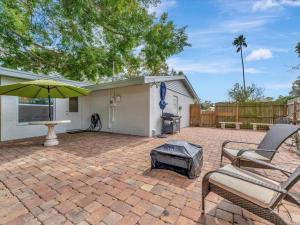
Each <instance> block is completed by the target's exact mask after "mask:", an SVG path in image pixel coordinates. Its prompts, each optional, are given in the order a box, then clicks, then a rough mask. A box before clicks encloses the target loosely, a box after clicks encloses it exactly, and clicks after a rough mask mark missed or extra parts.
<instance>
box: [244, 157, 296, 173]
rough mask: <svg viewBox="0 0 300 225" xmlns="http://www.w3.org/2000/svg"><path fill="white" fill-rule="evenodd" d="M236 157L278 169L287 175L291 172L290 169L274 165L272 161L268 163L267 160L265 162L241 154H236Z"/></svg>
mask: <svg viewBox="0 0 300 225" xmlns="http://www.w3.org/2000/svg"><path fill="white" fill-rule="evenodd" d="M238 159H242V160H248V161H252V162H255V163H256V164H259V165H262V166H264V168H267V169H272V170H278V171H280V172H282V173H283V174H284V175H286V176H288V177H289V176H290V174H292V173H293V171H290V170H288V169H285V168H282V167H280V166H276V165H274V164H272V163H268V162H265V161H262V160H258V159H253V158H251V157H247V156H242V155H241V156H238Z"/></svg>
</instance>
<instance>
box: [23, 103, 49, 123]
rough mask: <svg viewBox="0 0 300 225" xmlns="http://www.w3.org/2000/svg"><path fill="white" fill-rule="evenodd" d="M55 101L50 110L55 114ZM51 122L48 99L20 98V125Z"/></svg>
mask: <svg viewBox="0 0 300 225" xmlns="http://www.w3.org/2000/svg"><path fill="white" fill-rule="evenodd" d="M53 108H54V104H53V99H51V104H50V109H51V114H52V115H54V114H53ZM46 120H49V103H48V99H46V98H24V97H19V123H25V122H33V121H46Z"/></svg>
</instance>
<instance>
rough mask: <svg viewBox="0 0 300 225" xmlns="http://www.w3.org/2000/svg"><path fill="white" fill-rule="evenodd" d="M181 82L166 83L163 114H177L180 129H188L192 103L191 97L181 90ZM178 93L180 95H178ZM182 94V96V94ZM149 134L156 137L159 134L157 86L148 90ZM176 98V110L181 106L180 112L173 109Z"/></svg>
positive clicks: (158, 94) (158, 89)
mask: <svg viewBox="0 0 300 225" xmlns="http://www.w3.org/2000/svg"><path fill="white" fill-rule="evenodd" d="M182 85H183V84H182V81H172V82H166V86H167V95H166V99H165V101H166V102H167V103H168V104H167V106H166V108H165V110H164V112H166V113H175V114H176V113H177V112H178V115H180V116H181V124H180V127H181V128H182V127H188V126H189V123H190V104H193V103H194V99H193V97H192V96H190V95H188V94H186V92H185V91H184V92H183V91H180V90H181V89H182ZM179 92H180V93H179ZM182 92H183V94H182ZM150 96H151V97H150V101H151V108H150V124H151V126H150V134H152V136H153V135H157V134H160V133H161V118H160V117H161V109H160V108H159V101H160V87H159V85H151V88H150ZM174 96H176V97H177V98H178V108H179V106H181V108H182V109H181V110H179V109H176V108H174V104H173V98H174Z"/></svg>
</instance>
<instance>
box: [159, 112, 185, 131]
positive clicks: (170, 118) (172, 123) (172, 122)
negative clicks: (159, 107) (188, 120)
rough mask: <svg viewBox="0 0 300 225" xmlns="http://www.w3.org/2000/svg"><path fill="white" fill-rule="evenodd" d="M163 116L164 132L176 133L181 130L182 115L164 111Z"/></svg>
mask: <svg viewBox="0 0 300 225" xmlns="http://www.w3.org/2000/svg"><path fill="white" fill-rule="evenodd" d="M161 118H162V133H163V134H175V133H176V132H180V119H181V116H178V115H176V114H172V113H163V114H162V116H161Z"/></svg>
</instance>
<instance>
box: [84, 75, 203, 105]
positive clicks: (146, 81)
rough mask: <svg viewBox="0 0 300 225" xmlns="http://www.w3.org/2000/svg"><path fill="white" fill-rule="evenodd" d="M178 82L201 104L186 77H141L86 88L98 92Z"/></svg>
mask: <svg viewBox="0 0 300 225" xmlns="http://www.w3.org/2000/svg"><path fill="white" fill-rule="evenodd" d="M176 80H180V81H182V82H183V83H184V85H185V87H186V88H187V90H188V91H189V92H190V94H191V95H192V96H193V97H194V99H195V100H196V101H198V102H200V99H199V97H198V95H197V93H196V92H195V90H194V88H193V86H192V85H191V83H190V81H189V80H188V78H187V77H186V76H140V77H136V78H131V79H125V80H117V81H112V82H107V83H101V84H95V85H90V86H87V87H86V88H88V89H90V90H92V91H97V90H105V89H111V88H119V87H126V86H132V85H140V84H151V83H160V82H167V81H176Z"/></svg>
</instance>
